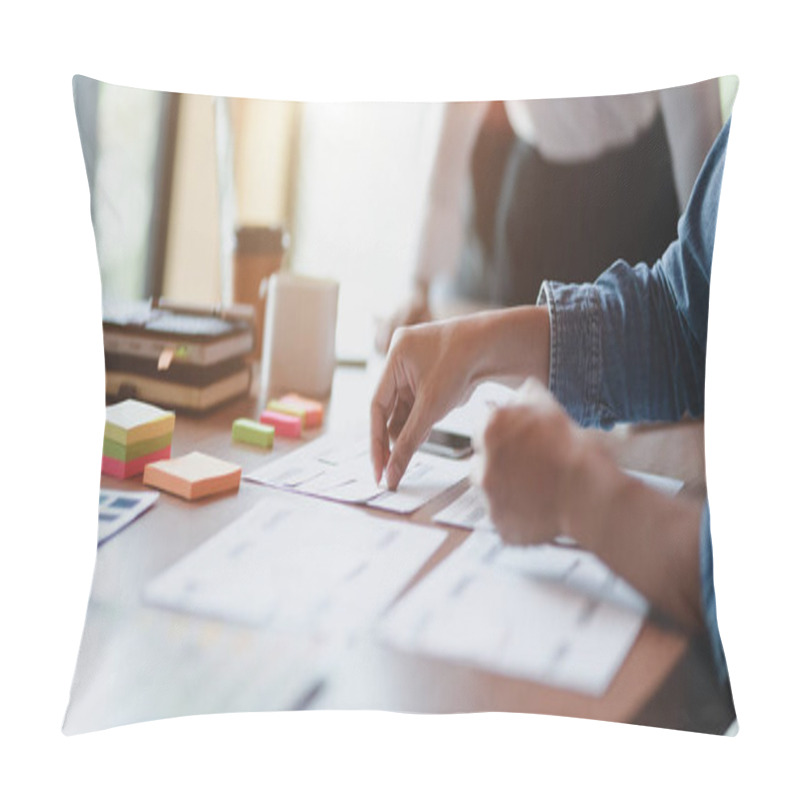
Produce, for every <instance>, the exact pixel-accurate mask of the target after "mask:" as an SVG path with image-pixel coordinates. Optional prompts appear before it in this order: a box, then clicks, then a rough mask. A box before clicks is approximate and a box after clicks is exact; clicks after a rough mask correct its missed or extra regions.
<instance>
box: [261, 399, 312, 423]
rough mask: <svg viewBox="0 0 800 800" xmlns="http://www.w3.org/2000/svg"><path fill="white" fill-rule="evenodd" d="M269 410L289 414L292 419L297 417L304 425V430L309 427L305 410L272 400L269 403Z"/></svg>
mask: <svg viewBox="0 0 800 800" xmlns="http://www.w3.org/2000/svg"><path fill="white" fill-rule="evenodd" d="M267 410H269V411H277V412H278V413H279V414H288V415H289V416H290V417H297V418H298V419H299V420H300V422H301V423H302V424H303V425H302V426H303V427H304V428H305V427H307V425H306V412H305V409H303V408H300V407H299V406H293V405H291V404H290V403H282V402H281V401H280V400H270V401H269V403H267Z"/></svg>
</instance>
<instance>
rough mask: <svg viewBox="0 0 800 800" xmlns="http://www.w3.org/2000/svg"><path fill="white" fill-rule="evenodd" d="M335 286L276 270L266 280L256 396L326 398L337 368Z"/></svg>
mask: <svg viewBox="0 0 800 800" xmlns="http://www.w3.org/2000/svg"><path fill="white" fill-rule="evenodd" d="M338 303H339V284H338V282H337V281H335V280H330V279H327V278H314V277H310V276H307V275H295V274H293V273H290V272H278V273H276V274H274V275H272V276H271V277H270V279H269V286H268V289H267V311H266V318H265V320H264V342H263V350H262V352H263V360H262V364H261V386H260V394H259V399H260V401H261V403H262V405H263V404H265V403H266V401H268V400H270V399H271V398H273V397H275V396H276V395H278V394H281V393H283V392H287V391H292V392H298V393H299V394H304V395H308V396H310V397H315V398H319V399H323V398H326V397H328V395H330V392H331V386H332V384H333V371H334V369H335V367H336V315H337V309H338Z"/></svg>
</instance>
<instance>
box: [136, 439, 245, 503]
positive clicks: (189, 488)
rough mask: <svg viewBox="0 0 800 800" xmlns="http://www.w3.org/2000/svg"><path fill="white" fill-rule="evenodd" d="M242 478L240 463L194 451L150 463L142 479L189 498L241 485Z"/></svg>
mask: <svg viewBox="0 0 800 800" xmlns="http://www.w3.org/2000/svg"><path fill="white" fill-rule="evenodd" d="M241 478H242V468H241V467H240V466H239V465H238V464H232V463H231V462H230V461H223V460H222V459H221V458H214V456H208V455H206V454H205V453H199V452H197V451H195V452H193V453H189V454H188V455H185V456H180V458H172V459H168V460H166V461H154V462H152V463H151V464H147V465H146V466H145V468H144V477H143V479H142V482H143V483H144V484H145V485H147V486H152V487H154V488H155V489H161V490H162V491H164V492H169V493H170V494H176V495H178V497H183V498H185V499H186V500H197V499H198V498H200V497H207V496H208V495H212V494H219V493H220V492H229V491H232V490H234V489H238V488H239V482H240V480H241Z"/></svg>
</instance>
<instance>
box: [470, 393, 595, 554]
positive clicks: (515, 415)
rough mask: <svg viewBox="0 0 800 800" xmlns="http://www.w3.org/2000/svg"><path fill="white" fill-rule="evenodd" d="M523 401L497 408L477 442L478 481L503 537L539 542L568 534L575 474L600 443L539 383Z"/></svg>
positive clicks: (523, 542) (531, 542) (519, 541)
mask: <svg viewBox="0 0 800 800" xmlns="http://www.w3.org/2000/svg"><path fill="white" fill-rule="evenodd" d="M521 399H522V402H521V403H520V404H519V405H509V406H505V407H503V408H499V409H497V411H495V412H494V414H493V415H492V417H491V418H490V419H489V421H488V423H487V425H486V428H485V429H484V431H483V435H482V437H481V438H480V440H479V441H478V442H476V445H477V446H476V450H477V451H478V458H479V468H478V472H479V473H480V474H479V475H478V482H479V483H480V486H481V488H482V489H483V491H484V493H485V495H486V498H487V500H488V502H489V509H490V512H491V516H492V520H493V521H494V523H495V525H496V526H497V529H498V531H499V532H500V535H501V536H502V538H503V539H504V540H505V541H506V542H508V543H509V544H538V543H540V542H545V541H549V540H551V539H553V538H554V537H555V536H557V535H558V534H560V533H564V513H565V511H566V509H567V507H568V503H569V491H570V485H571V481H572V477H573V473H574V470H575V468H576V466H577V465H578V463H579V462H580V461H581V459H582V458H583V457H584V455H585V453H586V451H587V449H588V448H592V447H595V446H596V445H595V444H593V443H591V442H590V441H588V439H587V438H586V437H585V436H584V434H583V432H582V431H581V430H580V428H578V427H577V426H576V425H575V424H574V423H573V422H572V420H571V419H570V418H569V416H568V415H567V414H566V412H565V411H564V410H563V409H562V408H561V406H560V405H559V404H558V403H557V402H556V400H555V398H554V397H553V396H552V395H551V394H550V393H549V392H548V391H547V390H546V389H545V388H544V387H543V386H542V385H541V384H540V383H538V382H535V381H529V382H528V383H527V384H526V385H525V387H524V388H523V390H522V398H521ZM481 462H482V463H481Z"/></svg>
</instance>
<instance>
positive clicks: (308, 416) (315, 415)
mask: <svg viewBox="0 0 800 800" xmlns="http://www.w3.org/2000/svg"><path fill="white" fill-rule="evenodd" d="M278 402H279V403H280V404H281V405H283V406H287V407H290V408H297V409H301V410H303V411H305V420H304V427H306V428H319V427H320V425H322V417H323V414H324V411H325V407H324V406H323V405H322V403H320V402H319V401H317V400H311V399H309V398H308V397H303V396H302V395H299V394H296V393H295V392H291V393H290V394H285V395H284V396H283V397H281V398H279V399H278Z"/></svg>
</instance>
